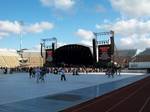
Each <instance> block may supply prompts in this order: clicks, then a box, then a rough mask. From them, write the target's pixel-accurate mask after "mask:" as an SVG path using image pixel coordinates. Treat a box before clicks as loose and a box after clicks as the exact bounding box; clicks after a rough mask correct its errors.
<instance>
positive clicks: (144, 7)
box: [110, 0, 150, 17]
mask: <svg viewBox="0 0 150 112" xmlns="http://www.w3.org/2000/svg"><path fill="white" fill-rule="evenodd" d="M110 2H111V4H112V6H113V7H114V8H115V9H116V10H118V11H119V12H120V13H121V14H123V15H127V16H131V17H143V16H149V15H150V10H149V7H150V0H110Z"/></svg>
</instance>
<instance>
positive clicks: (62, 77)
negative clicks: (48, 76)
mask: <svg viewBox="0 0 150 112" xmlns="http://www.w3.org/2000/svg"><path fill="white" fill-rule="evenodd" d="M60 74H61V81H63V80H64V81H66V76H65V71H64V69H63V68H61V69H60Z"/></svg>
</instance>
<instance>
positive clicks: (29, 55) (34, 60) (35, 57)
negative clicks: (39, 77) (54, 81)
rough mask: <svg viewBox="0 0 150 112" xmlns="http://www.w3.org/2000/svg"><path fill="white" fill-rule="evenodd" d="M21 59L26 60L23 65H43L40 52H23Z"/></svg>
mask: <svg viewBox="0 0 150 112" xmlns="http://www.w3.org/2000/svg"><path fill="white" fill-rule="evenodd" d="M23 59H25V60H26V62H25V65H26V66H27V67H37V66H43V58H42V57H41V54H40V52H33V51H31V52H24V53H23Z"/></svg>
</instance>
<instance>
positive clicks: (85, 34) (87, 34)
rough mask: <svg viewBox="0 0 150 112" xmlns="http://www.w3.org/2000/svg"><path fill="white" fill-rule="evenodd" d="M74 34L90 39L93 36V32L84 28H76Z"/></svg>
mask: <svg viewBox="0 0 150 112" xmlns="http://www.w3.org/2000/svg"><path fill="white" fill-rule="evenodd" d="M76 35H77V36H78V37H80V38H81V39H84V40H91V39H93V38H94V34H93V32H92V31H88V30H84V29H78V31H77V32H76Z"/></svg>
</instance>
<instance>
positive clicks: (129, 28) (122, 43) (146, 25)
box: [96, 19, 150, 49]
mask: <svg viewBox="0 0 150 112" xmlns="http://www.w3.org/2000/svg"><path fill="white" fill-rule="evenodd" d="M96 28H98V29H105V30H108V31H110V30H113V31H114V32H115V37H116V38H117V37H118V38H119V37H120V40H119V44H117V46H119V47H122V48H138V49H144V48H146V47H149V45H150V20H148V21H141V20H137V19H130V20H118V21H116V22H114V23H111V24H110V23H109V24H101V25H98V24H97V25H96Z"/></svg>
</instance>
